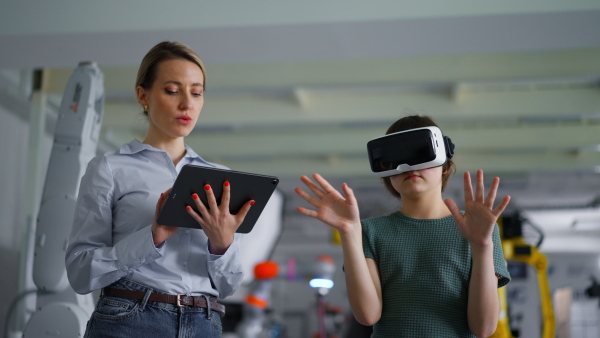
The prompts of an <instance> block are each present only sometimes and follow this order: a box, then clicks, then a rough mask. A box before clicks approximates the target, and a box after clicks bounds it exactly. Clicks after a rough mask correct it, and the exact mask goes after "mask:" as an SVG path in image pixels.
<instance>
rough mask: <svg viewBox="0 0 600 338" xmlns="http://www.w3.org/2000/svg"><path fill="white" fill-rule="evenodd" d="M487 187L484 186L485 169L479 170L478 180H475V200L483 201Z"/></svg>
mask: <svg viewBox="0 0 600 338" xmlns="http://www.w3.org/2000/svg"><path fill="white" fill-rule="evenodd" d="M484 193H485V188H484V186H483V170H481V169H479V170H477V180H476V181H475V200H476V201H479V202H483V194H484Z"/></svg>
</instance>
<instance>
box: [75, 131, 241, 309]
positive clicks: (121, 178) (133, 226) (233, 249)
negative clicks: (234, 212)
mask: <svg viewBox="0 0 600 338" xmlns="http://www.w3.org/2000/svg"><path fill="white" fill-rule="evenodd" d="M186 150H187V153H186V155H185V157H184V158H183V159H182V160H181V161H179V163H178V164H177V166H175V165H174V164H173V161H172V160H171V159H170V158H169V155H168V154H167V153H166V152H164V151H162V150H159V149H156V148H154V147H152V146H150V145H148V144H144V143H141V142H140V141H138V140H133V141H131V142H129V143H127V144H125V145H123V146H122V147H121V149H120V150H119V151H115V152H110V153H106V154H104V155H101V156H97V157H95V158H94V159H92V160H91V161H90V163H89V164H88V167H87V170H86V173H85V175H84V176H83V178H82V179H81V185H80V187H79V195H78V198H77V205H76V208H75V217H74V221H73V229H72V231H71V236H70V238H69V243H68V246H67V250H66V256H65V261H66V267H67V275H68V277H69V282H70V283H71V286H72V287H73V289H74V290H75V291H76V292H77V293H80V294H86V293H89V292H91V291H93V290H97V289H100V288H103V287H106V286H108V285H110V284H112V283H113V282H115V281H117V280H119V279H121V278H123V277H126V278H128V279H131V280H134V281H136V282H139V283H142V284H145V285H147V286H149V287H151V288H153V289H156V290H160V291H162V292H166V293H171V294H187V295H198V294H201V293H202V294H208V295H213V296H217V297H219V298H224V297H227V296H228V295H231V294H232V293H233V292H234V291H235V289H236V288H237V287H238V286H239V285H240V283H241V281H242V266H241V264H240V259H239V241H240V238H239V236H241V235H239V234H236V235H235V238H234V241H233V243H232V244H231V246H230V247H229V249H227V252H226V253H225V254H223V255H222V256H221V255H212V254H210V253H209V252H208V237H207V236H206V235H205V234H204V231H202V230H199V229H187V228H179V229H178V230H177V232H176V233H175V234H174V235H173V236H171V237H170V238H169V239H167V240H166V241H165V242H164V243H163V244H161V245H160V246H159V247H158V248H157V247H155V246H154V243H153V241H152V232H151V226H152V221H153V218H154V214H155V208H156V203H157V201H158V199H159V197H160V194H161V193H162V192H164V191H166V190H167V189H169V188H171V187H172V186H173V183H174V182H175V178H176V177H177V174H178V173H179V171H180V170H181V168H182V167H183V166H184V165H185V164H194V165H203V166H209V167H216V168H225V167H224V166H222V165H218V164H214V163H210V162H207V161H205V160H203V159H202V158H201V157H200V156H198V154H196V153H195V152H194V151H193V150H192V149H191V148H189V147H187V146H186Z"/></svg>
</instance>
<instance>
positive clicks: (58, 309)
mask: <svg viewBox="0 0 600 338" xmlns="http://www.w3.org/2000/svg"><path fill="white" fill-rule="evenodd" d="M103 113H104V75H103V73H102V71H100V69H99V68H98V66H97V65H96V64H95V63H91V62H82V63H80V64H79V66H78V67H77V69H75V71H74V72H73V74H72V75H71V77H70V78H69V82H68V84H67V88H66V89H65V92H64V95H63V98H62V102H61V106H60V111H59V116H58V120H57V123H56V131H55V135H54V144H53V146H52V153H51V155H50V162H49V164H48V171H47V174H46V181H45V184H44V191H43V194H42V201H41V204H40V212H39V215H38V218H37V226H36V234H35V241H34V245H35V247H34V258H33V281H34V283H35V285H36V286H37V288H38V292H37V304H36V309H37V312H35V313H34V314H33V315H32V316H31V318H30V320H29V321H28V323H27V325H26V327H25V331H24V334H23V336H24V337H46V336H52V337H77V336H79V337H82V336H83V334H84V331H85V324H86V322H87V320H88V319H89V316H90V315H91V313H92V311H93V309H94V304H93V299H92V296H91V294H88V295H78V294H76V293H75V292H74V291H73V290H72V289H71V287H70V285H69V282H68V279H67V272H66V269H65V259H64V257H65V249H66V246H67V240H68V238H69V233H70V231H71V226H72V223H73V215H74V212H75V203H76V200H77V192H78V190H79V181H80V180H81V177H82V176H83V174H84V172H85V169H86V167H87V163H88V162H89V161H90V160H91V159H92V158H93V157H94V156H95V155H96V148H97V145H98V138H99V135H100V127H101V124H102V116H103Z"/></svg>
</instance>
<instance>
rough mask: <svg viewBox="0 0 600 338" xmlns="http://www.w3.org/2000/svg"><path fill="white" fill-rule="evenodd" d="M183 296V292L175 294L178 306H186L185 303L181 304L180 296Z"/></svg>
mask: <svg viewBox="0 0 600 338" xmlns="http://www.w3.org/2000/svg"><path fill="white" fill-rule="evenodd" d="M183 296H185V295H184V294H182V293H180V294H178V295H177V306H178V307H184V306H186V305H185V304H181V297H183Z"/></svg>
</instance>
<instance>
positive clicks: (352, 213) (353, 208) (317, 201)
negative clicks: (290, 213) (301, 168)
mask: <svg viewBox="0 0 600 338" xmlns="http://www.w3.org/2000/svg"><path fill="white" fill-rule="evenodd" d="M313 177H314V179H315V181H317V183H319V185H320V187H319V186H317V185H316V184H315V183H313V181H311V179H310V178H308V177H307V176H301V177H300V180H301V181H302V182H303V183H304V184H305V185H306V186H307V187H308V188H309V189H310V191H312V192H313V194H314V195H315V196H316V198H315V197H313V196H311V195H310V194H308V193H307V192H305V191H304V190H302V189H300V188H296V189H295V191H296V193H297V194H298V195H300V197H302V198H303V199H304V200H305V201H307V202H308V203H310V204H311V205H312V206H313V207H315V208H317V210H310V209H306V208H303V207H297V208H296V210H297V211H298V212H300V213H301V214H303V215H307V216H310V217H313V218H316V219H318V220H320V221H321V222H323V223H326V224H328V225H330V226H332V227H333V228H335V229H337V230H338V231H339V232H340V234H341V235H345V234H348V233H350V232H352V231H356V230H358V231H360V215H359V211H358V204H357V202H356V198H355V197H354V193H353V192H352V189H351V188H350V187H349V186H348V185H347V184H346V183H344V184H342V191H343V192H344V195H345V197H344V196H342V194H340V193H339V192H338V191H337V190H335V189H334V188H333V187H332V186H331V184H329V182H327V181H326V180H325V179H324V178H323V177H322V176H321V175H319V174H316V173H315V174H313ZM359 233H360V232H359Z"/></svg>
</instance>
